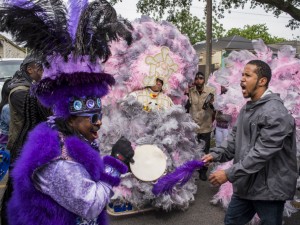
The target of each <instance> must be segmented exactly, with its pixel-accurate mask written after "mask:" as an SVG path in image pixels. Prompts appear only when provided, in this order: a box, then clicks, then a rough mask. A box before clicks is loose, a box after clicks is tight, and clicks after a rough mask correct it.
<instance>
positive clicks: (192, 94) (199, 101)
mask: <svg viewBox="0 0 300 225" xmlns="http://www.w3.org/2000/svg"><path fill="white" fill-rule="evenodd" d="M194 84H195V86H194V87H192V88H190V89H189V95H188V96H189V100H188V101H189V105H190V107H189V113H190V114H191V116H192V118H193V120H194V121H195V122H196V123H197V125H198V126H199V128H198V129H197V131H196V132H197V138H198V140H199V142H200V141H201V140H202V141H205V148H204V152H205V154H207V153H208V152H209V149H210V139H211V132H212V130H213V120H214V116H215V110H214V107H213V105H212V103H213V101H214V96H215V89H214V88H212V87H209V86H207V85H205V76H204V74H203V73H201V72H200V71H199V72H197V73H196V76H195V80H194ZM199 173H200V174H199V177H200V179H201V180H203V181H206V180H207V175H206V173H207V167H203V168H202V169H201V170H200V171H199Z"/></svg>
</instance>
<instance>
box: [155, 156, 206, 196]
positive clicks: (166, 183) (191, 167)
mask: <svg viewBox="0 0 300 225" xmlns="http://www.w3.org/2000/svg"><path fill="white" fill-rule="evenodd" d="M203 166H204V162H202V161H196V160H193V161H189V162H186V163H185V164H184V165H182V166H180V167H178V168H176V170H175V171H174V172H172V173H169V174H167V175H165V176H163V177H161V178H160V179H159V180H158V181H157V183H156V184H155V185H154V186H153V189H152V192H153V194H155V195H159V194H164V193H170V192H171V191H172V189H173V187H174V186H175V185H176V184H179V185H180V186H183V185H184V184H186V182H188V180H189V179H190V178H191V177H192V175H193V172H194V171H195V170H197V169H201V168H202V167H203Z"/></svg>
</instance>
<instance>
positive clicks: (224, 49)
mask: <svg viewBox="0 0 300 225" xmlns="http://www.w3.org/2000/svg"><path fill="white" fill-rule="evenodd" d="M193 47H194V48H195V50H196V52H197V55H198V56H199V70H200V71H201V72H203V73H204V71H205V65H206V42H205V41H202V42H199V43H196V44H194V46H193ZM234 50H249V51H253V46H252V41H251V40H248V39H246V38H243V37H241V36H237V35H235V36H232V37H225V38H219V39H214V40H213V41H212V71H215V70H217V69H219V68H221V67H222V66H223V64H224V61H223V59H224V58H225V57H227V56H228V54H229V53H230V52H232V51H234Z"/></svg>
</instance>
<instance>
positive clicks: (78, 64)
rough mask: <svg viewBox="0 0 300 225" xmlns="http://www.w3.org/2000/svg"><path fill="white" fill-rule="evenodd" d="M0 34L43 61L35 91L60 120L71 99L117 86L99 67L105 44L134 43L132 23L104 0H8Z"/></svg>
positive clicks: (106, 51)
mask: <svg viewBox="0 0 300 225" xmlns="http://www.w3.org/2000/svg"><path fill="white" fill-rule="evenodd" d="M0 31H2V32H9V33H11V34H12V36H13V37H14V40H15V41H16V42H18V43H22V44H24V47H26V48H28V49H30V50H31V52H32V54H33V55H38V56H39V57H40V58H42V61H43V67H44V73H43V77H42V80H41V81H40V82H39V83H38V84H37V85H36V86H35V87H34V88H33V92H34V93H35V94H36V95H37V97H38V98H39V99H40V101H41V102H42V104H44V105H45V106H46V107H52V108H53V111H54V114H55V115H56V116H60V117H68V116H69V115H70V112H69V109H68V107H69V106H68V102H69V100H70V98H71V97H76V98H88V97H97V98H101V97H102V96H104V95H106V94H107V93H108V90H109V87H110V86H111V85H113V84H114V82H115V81H114V78H113V77H112V76H111V75H110V74H106V73H104V72H103V68H102V66H101V61H106V60H107V59H108V57H109V56H110V54H111V52H110V49H109V44H108V43H109V42H110V41H113V40H118V39H119V38H122V39H125V40H126V41H127V43H128V44H130V43H131V40H132V37H131V31H132V27H131V25H130V24H129V23H128V22H127V21H126V20H123V19H120V18H118V17H117V14H116V12H115V10H114V8H113V7H112V6H111V5H110V4H109V3H108V2H107V1H105V0H95V1H92V2H88V1H87V0H69V2H68V3H67V4H66V3H64V1H63V0H8V1H5V2H4V3H3V4H2V5H1V8H0Z"/></svg>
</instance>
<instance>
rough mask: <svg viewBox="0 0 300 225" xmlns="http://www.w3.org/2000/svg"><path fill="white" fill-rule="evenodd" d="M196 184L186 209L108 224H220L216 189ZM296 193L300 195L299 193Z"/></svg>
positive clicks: (299, 224)
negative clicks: (213, 200) (191, 200)
mask: <svg viewBox="0 0 300 225" xmlns="http://www.w3.org/2000/svg"><path fill="white" fill-rule="evenodd" d="M4 183H5V181H4V180H3V181H2V182H0V193H3V191H4V187H5V185H4ZM197 184H198V192H197V194H196V195H195V201H194V202H193V203H192V204H191V205H190V207H189V208H188V210H187V211H184V212H182V211H172V212H164V211H151V212H147V213H143V214H137V215H130V216H122V217H112V216H110V218H109V219H110V225H222V224H223V218H224V210H223V209H222V208H221V206H214V205H212V204H210V202H209V201H210V200H211V198H212V196H213V195H214V194H215V193H216V192H217V190H218V189H217V188H214V187H211V186H210V184H209V182H203V181H200V180H198V181H197ZM297 195H298V196H300V193H299V192H298V193H297ZM0 225H1V224H0ZM39 225H42V224H39ZM284 225H300V211H299V212H297V213H295V214H293V215H292V217H290V218H285V223H284Z"/></svg>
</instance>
